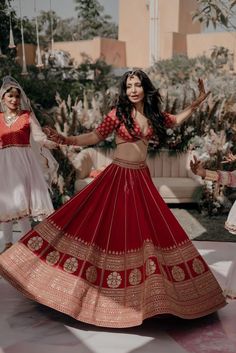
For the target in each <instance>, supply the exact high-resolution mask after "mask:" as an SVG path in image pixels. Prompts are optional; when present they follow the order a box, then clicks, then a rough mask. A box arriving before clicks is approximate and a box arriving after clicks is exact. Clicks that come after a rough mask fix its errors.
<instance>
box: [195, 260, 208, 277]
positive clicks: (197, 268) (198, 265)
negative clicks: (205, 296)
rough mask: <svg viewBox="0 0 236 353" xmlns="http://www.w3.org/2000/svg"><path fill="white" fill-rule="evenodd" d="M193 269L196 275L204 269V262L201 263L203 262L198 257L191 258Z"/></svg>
mask: <svg viewBox="0 0 236 353" xmlns="http://www.w3.org/2000/svg"><path fill="white" fill-rule="evenodd" d="M193 270H194V272H195V273H197V274H198V275H199V274H201V273H203V272H204V271H205V267H204V264H203V262H202V261H201V260H200V259H194V260H193Z"/></svg>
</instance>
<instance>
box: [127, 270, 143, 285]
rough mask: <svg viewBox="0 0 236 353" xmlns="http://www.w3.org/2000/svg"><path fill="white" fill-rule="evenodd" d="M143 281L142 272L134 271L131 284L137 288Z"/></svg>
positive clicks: (130, 276)
mask: <svg viewBox="0 0 236 353" xmlns="http://www.w3.org/2000/svg"><path fill="white" fill-rule="evenodd" d="M141 280H142V272H141V271H140V270H139V269H138V268H135V269H134V270H132V271H131V272H130V274H129V283H130V284H131V285H132V286H135V285H137V284H139V283H140V282H141Z"/></svg>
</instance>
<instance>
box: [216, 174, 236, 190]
mask: <svg viewBox="0 0 236 353" xmlns="http://www.w3.org/2000/svg"><path fill="white" fill-rule="evenodd" d="M217 173H218V176H219V178H218V183H220V184H221V185H227V186H232V187H236V170H233V171H232V172H225V171H221V170H218V171H217Z"/></svg>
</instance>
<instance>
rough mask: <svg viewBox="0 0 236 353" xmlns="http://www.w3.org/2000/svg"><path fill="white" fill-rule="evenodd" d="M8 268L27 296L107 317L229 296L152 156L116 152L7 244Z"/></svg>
mask: <svg viewBox="0 0 236 353" xmlns="http://www.w3.org/2000/svg"><path fill="white" fill-rule="evenodd" d="M0 272H1V274H2V275H3V276H4V277H5V278H6V279H7V280H8V281H9V282H11V283H12V285H13V286H15V287H16V288H17V289H19V290H20V291H21V292H23V293H24V294H25V295H26V296H28V297H29V298H31V299H33V300H36V301H38V302H39V303H42V304H45V305H47V306H49V307H51V308H54V309H56V310H58V311H61V312H63V313H66V314H68V315H70V316H72V317H73V318H75V319H77V320H80V321H83V322H86V323H90V324H94V325H98V326H104V327H117V328H118V327H130V326H135V325H139V324H141V323H142V321H143V320H144V319H146V318H149V317H152V316H156V315H160V314H172V315H175V316H178V317H181V318H186V319H194V318H198V317H201V316H204V315H207V314H210V313H212V312H214V311H216V310H217V309H219V308H221V307H223V306H224V305H225V299H224V296H223V295H222V290H221V288H220V287H219V285H218V283H217V281H216V279H215V278H214V276H213V274H212V273H211V271H210V270H209V268H208V266H207V264H206V263H205V261H204V260H203V258H202V257H201V255H200V254H199V253H198V251H197V250H196V248H195V247H194V246H193V244H192V242H191V241H190V240H189V238H188V237H187V235H186V233H185V231H184V230H183V229H182V227H181V226H180V224H179V223H178V221H177V220H176V219H175V217H174V215H173V214H172V212H171V211H170V210H169V208H168V207H167V205H166V204H165V202H164V201H163V199H162V198H161V196H160V195H159V193H158V191H157V189H156V187H155V186H154V184H153V183H152V180H151V177H150V173H149V170H148V168H147V166H146V165H145V163H130V162H125V161H121V160H114V161H113V163H112V164H111V165H110V166H108V167H107V168H106V169H105V170H104V171H103V172H102V173H101V174H100V175H99V176H98V177H97V178H96V179H95V180H94V181H93V182H92V183H91V184H89V185H88V186H87V187H86V188H85V189H83V190H82V191H81V192H79V193H78V194H77V195H75V196H74V197H73V198H72V199H71V200H69V201H68V202H67V203H66V204H65V205H63V206H62V207H61V208H60V209H58V210H57V211H56V212H54V213H53V214H52V215H50V216H49V217H48V218H47V219H45V220H44V221H43V222H42V223H40V224H39V225H37V226H36V227H35V229H33V230H31V231H30V232H29V233H28V234H26V235H25V236H24V237H23V238H22V239H21V240H20V241H19V242H18V243H16V244H15V245H13V246H12V247H11V248H10V249H9V250H7V251H6V252H5V253H3V254H2V255H1V256H0Z"/></svg>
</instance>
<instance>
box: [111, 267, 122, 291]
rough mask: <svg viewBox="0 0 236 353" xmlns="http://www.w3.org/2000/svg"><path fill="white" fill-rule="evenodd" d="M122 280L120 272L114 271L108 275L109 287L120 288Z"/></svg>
mask: <svg viewBox="0 0 236 353" xmlns="http://www.w3.org/2000/svg"><path fill="white" fill-rule="evenodd" d="M121 282H122V277H121V275H120V273H118V272H116V271H114V272H112V273H110V274H109V275H108V276H107V285H108V287H109V288H118V287H119V286H120V284H121Z"/></svg>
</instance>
